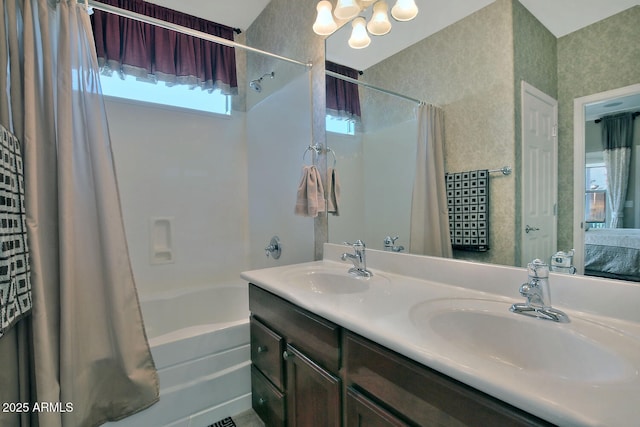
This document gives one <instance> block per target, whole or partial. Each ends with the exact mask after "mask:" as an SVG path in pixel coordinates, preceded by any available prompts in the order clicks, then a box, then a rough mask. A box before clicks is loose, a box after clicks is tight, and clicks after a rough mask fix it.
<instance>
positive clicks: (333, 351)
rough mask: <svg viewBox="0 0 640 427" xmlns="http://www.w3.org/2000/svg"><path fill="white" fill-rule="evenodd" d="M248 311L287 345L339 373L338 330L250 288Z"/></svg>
mask: <svg viewBox="0 0 640 427" xmlns="http://www.w3.org/2000/svg"><path fill="white" fill-rule="evenodd" d="M249 309H250V310H251V314H252V315H253V316H254V317H256V318H257V319H259V320H260V321H261V322H262V323H264V324H265V325H267V326H268V327H269V328H271V329H272V330H274V331H275V332H276V333H278V334H279V335H281V336H283V337H285V341H286V343H287V344H291V345H293V346H294V347H295V348H297V349H298V350H300V351H301V352H303V353H304V354H306V355H307V356H308V357H309V358H311V359H313V360H314V361H315V362H316V363H317V364H318V365H320V366H321V367H323V368H325V369H327V370H328V371H329V372H331V373H333V374H337V373H338V371H339V369H340V336H341V335H340V327H339V326H338V325H336V324H335V323H332V322H330V321H328V320H326V319H323V318H322V317H319V316H317V315H315V314H313V313H310V312H309V311H307V310H305V309H303V308H300V307H297V306H295V305H293V304H291V303H290V302H288V301H285V300H284V299H282V298H280V297H278V296H276V295H274V294H272V293H270V292H267V291H265V290H263V289H261V288H259V287H257V286H255V285H253V284H250V285H249Z"/></svg>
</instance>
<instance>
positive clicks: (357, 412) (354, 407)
mask: <svg viewBox="0 0 640 427" xmlns="http://www.w3.org/2000/svg"><path fill="white" fill-rule="evenodd" d="M346 411H347V426H348V427H407V426H408V424H406V423H404V422H402V421H401V420H400V419H398V418H396V417H395V416H394V415H392V414H391V413H389V412H388V411H386V410H385V409H383V408H381V407H380V406H378V405H376V404H375V403H373V402H372V401H370V400H369V399H367V398H366V397H364V396H363V395H362V394H360V393H358V392H357V391H355V390H353V389H352V388H351V387H349V388H348V389H347V402H346Z"/></svg>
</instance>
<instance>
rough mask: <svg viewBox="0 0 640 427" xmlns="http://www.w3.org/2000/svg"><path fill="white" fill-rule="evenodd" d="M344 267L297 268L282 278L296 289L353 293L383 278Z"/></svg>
mask: <svg viewBox="0 0 640 427" xmlns="http://www.w3.org/2000/svg"><path fill="white" fill-rule="evenodd" d="M347 270H348V266H347V265H345V268H344V269H341V270H338V269H324V268H317V267H309V268H298V269H293V270H289V271H287V273H285V275H284V277H283V280H285V281H286V282H287V283H288V284H289V285H292V286H294V287H295V288H297V289H303V290H306V291H309V292H313V293H316V294H354V293H359V292H365V291H367V290H368V289H369V287H370V285H371V284H372V283H376V282H380V281H383V280H386V279H384V278H383V277H381V276H378V275H374V276H371V277H359V276H355V275H352V274H349V273H348V272H347Z"/></svg>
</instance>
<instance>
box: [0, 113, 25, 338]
mask: <svg viewBox="0 0 640 427" xmlns="http://www.w3.org/2000/svg"><path fill="white" fill-rule="evenodd" d="M31 305H32V301H31V279H30V268H29V247H28V245H27V226H26V215H25V209H24V176H23V168H22V155H21V152H20V142H19V141H18V139H17V138H16V137H15V136H13V135H12V134H11V133H10V132H9V131H8V130H6V129H5V128H4V127H3V126H1V125H0V337H2V336H3V335H4V334H5V333H6V331H7V330H8V329H9V328H11V327H12V326H13V325H14V324H15V323H16V322H17V321H18V320H20V319H21V318H22V317H24V316H25V315H27V314H28V313H29V312H30V311H31Z"/></svg>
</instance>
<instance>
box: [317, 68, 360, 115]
mask: <svg viewBox="0 0 640 427" xmlns="http://www.w3.org/2000/svg"><path fill="white" fill-rule="evenodd" d="M325 69H326V70H327V71H332V72H334V73H338V74H342V75H343V76H347V77H349V78H352V79H355V80H357V79H358V75H359V72H358V70H355V69H353V68H350V67H346V66H344V65H340V64H336V63H334V62H330V61H326V62H325ZM326 91H327V107H326V109H327V114H329V115H331V116H334V117H340V118H343V119H347V120H353V121H354V122H355V123H359V122H360V117H361V116H362V113H361V111H360V95H359V91H358V85H357V84H355V83H351V82H347V81H345V80H342V79H340V78H337V77H333V76H326Z"/></svg>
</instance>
